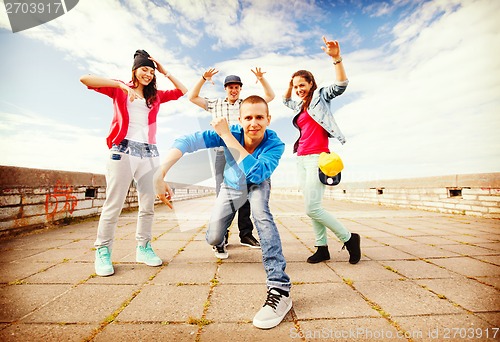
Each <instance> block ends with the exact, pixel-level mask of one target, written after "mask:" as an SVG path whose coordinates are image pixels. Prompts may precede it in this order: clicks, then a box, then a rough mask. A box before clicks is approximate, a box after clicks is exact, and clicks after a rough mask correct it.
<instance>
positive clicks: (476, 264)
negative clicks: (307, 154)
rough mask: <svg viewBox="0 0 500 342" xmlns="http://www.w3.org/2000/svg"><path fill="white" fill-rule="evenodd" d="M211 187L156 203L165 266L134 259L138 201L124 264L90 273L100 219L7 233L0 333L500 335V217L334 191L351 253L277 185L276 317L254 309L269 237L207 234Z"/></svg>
mask: <svg viewBox="0 0 500 342" xmlns="http://www.w3.org/2000/svg"><path fill="white" fill-rule="evenodd" d="M212 201H213V197H206V198H199V199H193V200H187V201H181V202H176V203H175V210H174V211H172V210H169V209H168V208H167V207H166V206H160V207H157V210H156V218H155V224H154V228H153V234H154V236H155V240H154V241H153V247H154V248H155V250H156V252H157V254H158V255H159V256H160V257H161V258H162V259H163V260H164V264H163V265H162V266H160V267H148V266H145V265H143V264H138V263H136V262H135V240H134V232H135V222H136V213H135V212H128V213H124V214H122V216H121V218H120V221H119V227H118V229H117V231H116V240H115V244H114V248H113V262H114V265H115V274H114V275H113V276H111V277H98V276H95V274H94V265H93V261H94V250H93V242H94V239H95V234H96V227H97V219H92V220H86V221H83V222H79V223H73V224H71V225H68V226H64V227H57V228H54V229H46V230H43V231H39V232H37V233H34V234H30V235H26V236H18V237H14V238H9V239H4V240H1V241H0V251H1V255H2V258H1V260H0V341H218V342H220V341H320V340H325V341H327V340H338V341H360V340H370V341H373V340H377V341H392V340H399V341H445V340H446V341H486V340H490V341H495V340H496V341H498V340H499V339H500V331H499V327H500V296H499V290H500V258H499V255H500V221H499V220H494V219H481V218H474V217H466V216H457V215H444V214H438V213H432V212H424V211H417V210H405V209H398V208H389V207H382V206H374V205H373V206H372V205H366V204H354V203H348V202H339V201H332V200H325V206H326V208H328V209H329V210H330V211H331V212H332V213H334V215H336V217H337V218H338V219H339V220H341V221H342V222H343V223H344V224H345V225H346V226H347V227H348V228H349V229H350V230H351V231H353V232H357V233H359V234H360V235H361V238H362V240H361V246H362V252H363V257H362V259H361V261H360V263H359V264H357V265H350V264H349V263H348V262H347V260H348V253H347V251H345V250H343V251H341V250H340V249H341V247H342V245H341V243H340V242H339V241H338V240H337V239H336V238H335V236H334V235H333V234H332V233H329V248H330V254H331V257H332V258H331V260H330V261H328V262H322V263H319V264H315V265H311V264H307V263H306V262H305V260H306V259H307V257H308V256H309V255H311V253H312V252H313V251H314V250H315V248H314V239H313V232H312V228H311V224H310V221H309V219H308V218H307V216H305V214H304V209H303V203H302V199H301V198H300V197H282V196H280V195H278V194H276V195H273V196H272V200H271V208H272V211H273V214H274V217H275V221H276V223H277V224H278V228H279V230H280V234H281V239H282V243H283V250H284V254H285V258H286V259H287V273H288V274H289V275H290V277H291V280H292V283H293V287H292V292H291V295H292V299H293V308H292V310H291V312H290V313H289V314H288V315H287V316H286V318H285V320H284V321H283V322H282V323H281V324H280V325H279V326H278V327H276V328H274V329H271V330H259V329H257V328H255V327H253V325H252V323H251V321H252V318H253V316H254V315H255V313H256V312H257V311H258V310H259V309H260V307H261V306H262V305H263V303H264V300H265V297H266V288H265V272H264V269H263V267H262V261H261V252H260V250H255V249H250V248H248V247H244V246H241V245H239V239H238V236H237V227H236V226H233V227H232V229H231V230H232V232H233V234H232V235H231V236H230V239H229V242H230V245H229V247H228V251H229V259H227V260H222V261H221V260H218V259H216V258H215V257H214V255H213V252H212V250H211V248H210V246H208V245H207V244H206V242H205V240H204V233H205V230H206V225H207V222H208V219H209V215H210V208H211V204H212Z"/></svg>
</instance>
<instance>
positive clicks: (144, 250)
mask: <svg viewBox="0 0 500 342" xmlns="http://www.w3.org/2000/svg"><path fill="white" fill-rule="evenodd" d="M135 260H136V261H137V262H142V263H144V264H146V265H148V266H160V265H161V264H163V261H161V259H160V258H159V257H158V256H157V255H156V253H155V251H153V247H151V242H149V241H148V243H146V247H142V246H137V253H136V257H135Z"/></svg>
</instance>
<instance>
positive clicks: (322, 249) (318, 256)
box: [307, 246, 330, 264]
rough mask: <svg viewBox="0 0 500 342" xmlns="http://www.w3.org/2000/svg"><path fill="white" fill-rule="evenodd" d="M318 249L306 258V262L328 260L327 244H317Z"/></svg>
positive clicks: (313, 262)
mask: <svg viewBox="0 0 500 342" xmlns="http://www.w3.org/2000/svg"><path fill="white" fill-rule="evenodd" d="M317 247H318V249H317V250H316V253H314V254H313V255H311V256H310V257H309V258H307V262H308V263H310V264H317V263H318V262H321V261H325V260H330V252H328V246H317Z"/></svg>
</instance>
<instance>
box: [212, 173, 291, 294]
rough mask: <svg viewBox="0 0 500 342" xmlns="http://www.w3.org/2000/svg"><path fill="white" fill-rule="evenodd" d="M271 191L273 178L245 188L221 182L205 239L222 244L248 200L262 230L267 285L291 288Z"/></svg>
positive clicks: (214, 243) (258, 227) (256, 221)
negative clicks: (237, 187)
mask: <svg viewBox="0 0 500 342" xmlns="http://www.w3.org/2000/svg"><path fill="white" fill-rule="evenodd" d="M270 193H271V182H270V180H269V179H267V180H265V181H264V182H262V183H261V184H249V185H248V186H247V189H242V190H236V189H233V188H230V187H228V186H227V185H226V184H222V186H221V189H220V193H219V196H217V199H216V200H215V205H214V208H213V210H212V216H211V219H210V222H209V224H208V229H207V234H206V240H207V242H208V243H209V244H210V245H212V246H219V247H221V246H222V245H223V244H224V236H225V234H226V231H227V229H228V228H229V226H230V225H231V222H232V220H233V218H234V215H235V214H236V211H237V210H238V209H239V208H240V207H241V206H242V205H243V204H245V202H246V201H247V200H248V201H249V202H250V206H251V207H252V215H253V219H254V222H255V227H256V228H257V232H258V233H259V239H260V246H261V249H262V262H263V264H264V269H265V271H266V275H267V287H268V288H271V287H276V288H279V289H282V290H285V291H290V287H291V283H290V278H289V277H288V275H287V274H286V273H285V268H286V261H285V257H284V256H283V250H282V248H281V238H280V234H279V232H278V227H276V224H275V223H274V219H273V215H272V214H271V211H270V209H269V195H270Z"/></svg>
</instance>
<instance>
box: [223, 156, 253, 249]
mask: <svg viewBox="0 0 500 342" xmlns="http://www.w3.org/2000/svg"><path fill="white" fill-rule="evenodd" d="M225 166H226V156H225V155H224V150H222V151H216V152H215V193H216V194H217V196H219V192H220V188H221V186H222V184H223V183H224V167H225ZM238 229H239V230H240V240H241V239H242V238H243V237H245V236H249V235H252V230H253V224H252V220H250V202H248V201H246V202H245V204H243V205H242V206H241V208H240V209H239V210H238Z"/></svg>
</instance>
